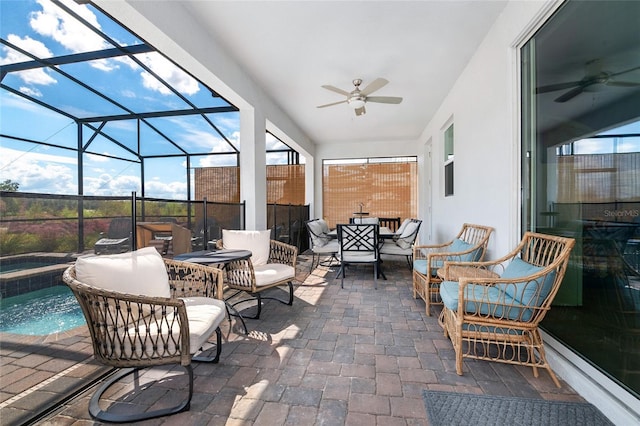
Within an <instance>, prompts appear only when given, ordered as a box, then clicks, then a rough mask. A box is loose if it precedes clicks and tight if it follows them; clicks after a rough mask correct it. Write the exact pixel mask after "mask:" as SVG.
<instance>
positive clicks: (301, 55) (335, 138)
mask: <svg viewBox="0 0 640 426" xmlns="http://www.w3.org/2000/svg"><path fill="white" fill-rule="evenodd" d="M506 3H507V2H506V1H488V0H483V1H477V0H476V1H188V2H185V7H186V8H187V9H188V10H189V11H190V13H191V14H192V15H193V17H194V19H196V20H198V21H200V23H201V25H203V26H205V27H206V28H207V30H208V31H209V32H210V33H211V34H213V35H214V36H215V37H216V39H217V40H218V41H219V43H220V44H221V45H223V46H224V47H225V48H226V50H227V53H229V54H230V55H231V56H233V57H235V58H236V60H237V62H238V63H239V64H240V65H241V66H242V67H243V68H244V69H245V70H246V71H247V73H248V74H249V75H250V76H251V78H253V79H254V80H255V81H256V83H257V84H259V85H260V86H261V87H262V88H263V90H264V91H265V92H266V93H267V94H268V95H269V96H270V97H271V98H272V99H273V100H274V101H275V102H276V103H277V104H278V105H279V106H280V107H281V108H282V109H283V110H284V111H285V112H286V113H287V114H288V115H289V116H290V117H291V118H292V120H293V121H294V122H295V123H296V124H297V125H298V126H299V127H300V128H301V129H302V130H303V131H304V132H305V133H306V134H307V136H308V137H309V138H310V139H311V140H312V141H314V142H316V143H335V142H341V141H376V140H404V139H415V138H417V137H418V136H419V135H420V133H421V132H422V131H423V130H424V128H425V127H426V125H427V124H428V122H429V120H430V119H431V117H432V115H433V114H434V113H435V111H436V109H437V108H438V106H439V105H440V104H441V103H442V101H443V99H444V97H445V96H446V94H447V93H448V92H449V90H450V89H451V87H452V85H453V84H454V83H455V81H456V79H457V78H458V76H459V75H460V73H461V72H462V70H463V69H464V67H465V65H466V64H467V63H468V61H469V59H470V58H471V56H472V55H473V53H474V52H475V50H476V49H477V47H478V46H479V44H480V43H481V42H482V40H483V38H484V36H485V34H486V33H487V31H488V30H489V28H490V27H491V25H492V24H493V22H494V21H495V19H496V18H497V16H498V15H499V14H500V12H501V11H502V9H503V8H504V6H505V5H506ZM378 77H382V78H385V79H387V80H389V84H388V85H387V86H385V87H383V88H382V89H380V90H378V91H376V92H375V93H374V95H375V96H400V97H402V98H403V102H402V103H401V104H399V105H389V104H378V103H368V104H367V105H366V110H367V113H366V114H365V115H363V116H360V117H356V115H355V113H354V111H353V109H351V108H350V107H349V106H348V105H347V104H340V105H336V106H333V107H329V108H322V109H318V108H316V107H317V106H318V105H322V104H327V103H331V102H337V101H341V100H343V99H344V97H343V96H341V95H340V94H338V93H335V92H331V91H328V90H325V89H323V88H322V87H321V85H324V84H328V85H333V86H336V87H338V88H341V89H343V90H346V91H351V90H352V89H353V84H352V80H353V79H354V78H361V79H363V84H362V86H363V87H364V86H366V85H367V84H368V83H370V82H371V81H373V80H374V79H376V78H378ZM214 89H215V88H214Z"/></svg>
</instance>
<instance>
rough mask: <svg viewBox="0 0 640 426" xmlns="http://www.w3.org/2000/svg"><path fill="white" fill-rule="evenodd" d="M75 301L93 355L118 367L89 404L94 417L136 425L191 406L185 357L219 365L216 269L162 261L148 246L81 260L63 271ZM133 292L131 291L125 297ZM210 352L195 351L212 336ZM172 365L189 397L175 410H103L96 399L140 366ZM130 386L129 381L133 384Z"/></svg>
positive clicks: (220, 308) (220, 306)
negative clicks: (179, 368)
mask: <svg viewBox="0 0 640 426" xmlns="http://www.w3.org/2000/svg"><path fill="white" fill-rule="evenodd" d="M63 280H64V282H65V283H66V284H67V285H68V286H69V287H70V288H71V290H72V291H73V293H74V295H75V297H76V298H77V300H78V303H79V304H80V306H81V308H82V312H83V313H84V316H85V319H86V321H87V326H88V327H89V331H90V334H91V341H92V343H93V351H94V357H95V358H96V360H97V361H99V362H100V363H102V364H105V365H107V366H111V367H116V368H121V369H122V370H121V371H119V372H118V373H117V374H115V375H113V376H111V377H110V378H109V379H108V380H107V381H106V382H104V383H103V384H102V386H100V388H98V390H97V391H96V392H95V393H94V395H93V397H92V398H91V400H90V402H89V413H90V414H91V416H92V417H94V418H96V419H98V420H100V421H105V422H117V423H122V422H135V421H138V420H143V419H150V418H155V417H160V416H166V415H169V414H175V413H179V412H182V411H186V410H188V409H189V406H190V401H191V397H192V395H193V371H192V367H191V361H192V360H194V361H205V362H218V360H219V358H220V348H221V332H220V328H219V324H220V323H221V322H222V320H223V319H224V318H225V314H226V310H225V304H224V302H223V301H222V300H218V299H214V298H213V297H214V296H215V297H219V296H220V295H221V291H222V271H220V270H219V269H215V268H211V267H207V266H202V265H197V264H193V263H186V262H179V261H174V260H169V259H162V257H161V256H160V254H159V253H158V252H157V251H156V249H155V248H153V247H147V248H143V249H140V250H137V251H135V252H129V253H124V254H116V255H104V256H92V257H86V258H79V259H78V261H77V262H76V263H75V265H73V266H70V267H69V268H68V269H67V270H66V271H65V272H64V274H63ZM133 292H135V294H131V293H133ZM214 333H215V334H216V352H215V355H214V356H210V357H203V356H194V355H196V354H197V353H199V352H201V349H204V348H203V346H204V345H205V344H206V343H207V341H208V340H209V337H210V336H211V335H212V334H214ZM167 364H178V365H181V366H182V367H184V368H185V369H186V371H187V375H188V379H189V388H188V396H187V398H186V399H185V400H183V401H181V402H180V403H178V404H177V405H175V406H173V407H166V408H161V409H152V410H151V411H146V412H141V413H134V414H131V413H126V412H118V411H117V407H115V408H114V409H113V410H112V411H109V409H108V408H107V409H105V410H103V409H102V408H101V407H100V405H99V402H100V398H101V396H102V395H103V394H104V393H105V391H107V390H108V389H109V388H110V387H111V386H112V385H113V384H115V383H116V382H118V381H120V379H123V378H124V377H125V376H128V375H131V374H133V373H136V372H137V371H138V370H140V369H143V368H149V367H154V366H160V365H167ZM134 383H135V382H134Z"/></svg>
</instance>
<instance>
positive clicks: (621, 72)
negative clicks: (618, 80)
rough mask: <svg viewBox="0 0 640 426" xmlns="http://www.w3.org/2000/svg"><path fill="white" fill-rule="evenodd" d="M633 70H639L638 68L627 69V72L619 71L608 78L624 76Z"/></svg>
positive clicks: (639, 67)
mask: <svg viewBox="0 0 640 426" xmlns="http://www.w3.org/2000/svg"><path fill="white" fill-rule="evenodd" d="M635 70H640V66H638V67H633V68H629V69H628V70H624V71H620V72H614V73H613V74H610V75H609V77H616V76H618V75H622V74H626V73H628V72H631V71H635Z"/></svg>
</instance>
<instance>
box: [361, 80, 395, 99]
mask: <svg viewBox="0 0 640 426" xmlns="http://www.w3.org/2000/svg"><path fill="white" fill-rule="evenodd" d="M388 83H389V80H385V79H384V78H376V79H375V80H373V81H372V82H371V83H369V85H368V86H367V87H365V88H364V89H362V90H361V91H360V93H361V94H362V96H367V95H368V94H370V93H373V92H375V91H376V90H379V89H382V88H383V87H384V86H386V85H387V84H388Z"/></svg>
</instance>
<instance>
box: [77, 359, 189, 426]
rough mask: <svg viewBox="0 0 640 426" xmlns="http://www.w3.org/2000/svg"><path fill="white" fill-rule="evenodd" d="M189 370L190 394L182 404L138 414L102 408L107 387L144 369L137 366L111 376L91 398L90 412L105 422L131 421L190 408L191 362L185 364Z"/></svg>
mask: <svg viewBox="0 0 640 426" xmlns="http://www.w3.org/2000/svg"><path fill="white" fill-rule="evenodd" d="M184 368H185V369H186V370H187V374H188V376H189V396H188V397H187V399H186V400H185V401H182V402H181V403H180V404H178V405H175V406H173V407H167V408H162V409H160V410H154V411H147V412H143V413H136V414H124V413H115V412H114V413H111V412H108V411H107V410H102V409H101V408H100V397H101V396H102V394H104V393H105V392H106V391H107V389H109V388H110V387H111V386H112V385H113V384H115V383H116V382H118V381H119V380H120V379H122V378H124V377H126V376H129V375H131V374H137V373H138V371H139V370H142V369H144V367H136V368H124V369H121V370H120V371H118V372H117V373H116V374H115V375H113V376H112V377H110V378H109V379H108V380H107V381H105V382H104V383H103V384H102V385H101V386H100V387H99V388H98V390H97V391H96V392H95V393H94V394H93V396H92V397H91V400H90V401H89V414H91V417H93V418H94V419H96V420H100V421H103V422H110V423H129V422H136V421H140V420H146V419H154V418H156V417H163V416H168V415H170V414H177V413H181V412H183V411H187V410H189V407H190V405H191V397H192V396H193V369H192V367H191V364H189V365H186V366H184Z"/></svg>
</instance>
